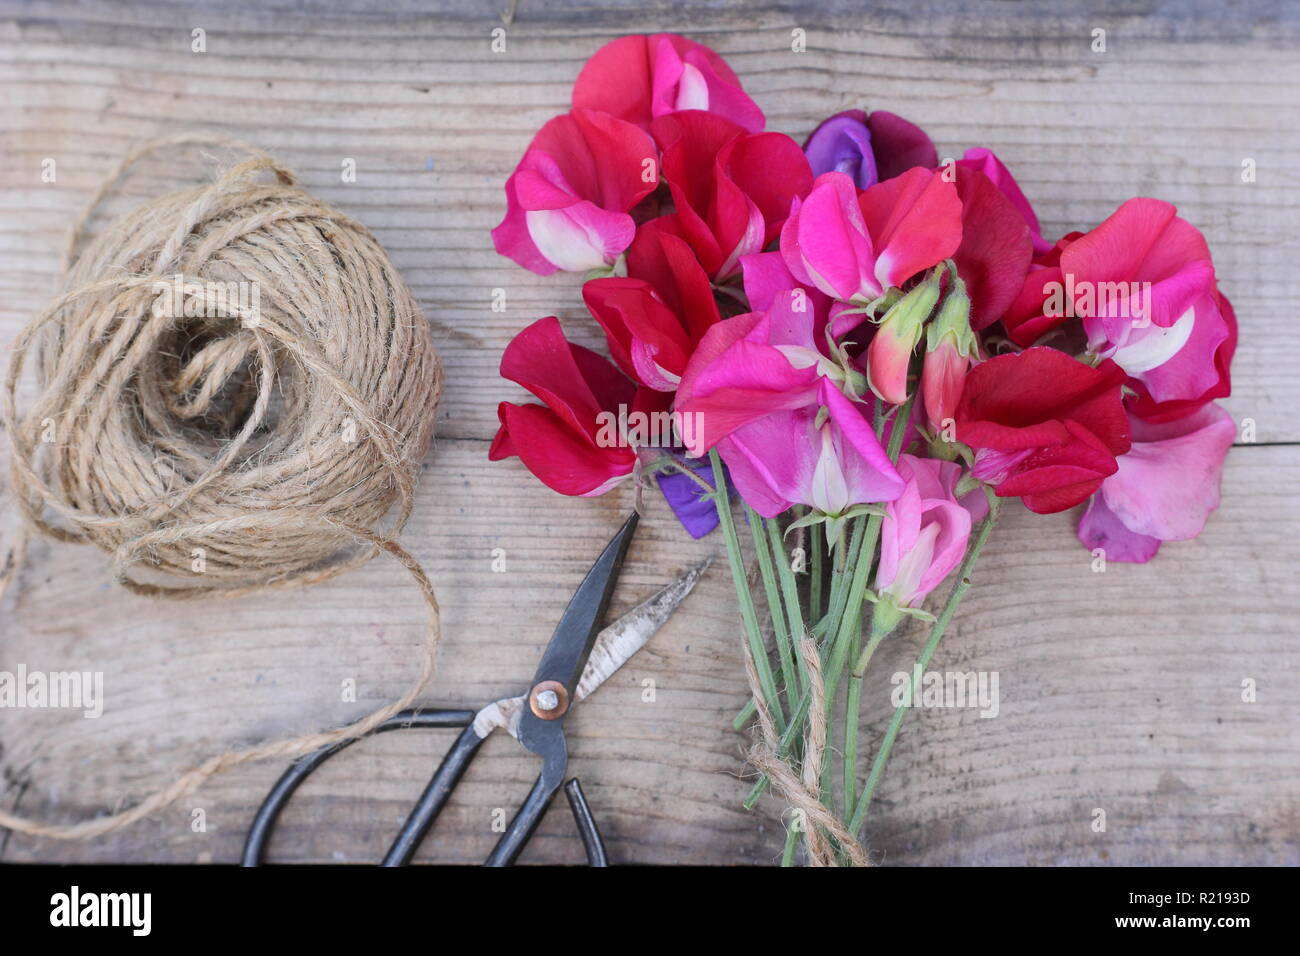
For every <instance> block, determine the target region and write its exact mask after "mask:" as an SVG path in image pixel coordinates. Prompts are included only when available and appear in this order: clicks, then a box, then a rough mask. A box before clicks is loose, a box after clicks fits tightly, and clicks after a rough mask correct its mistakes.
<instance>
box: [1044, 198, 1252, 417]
mask: <svg viewBox="0 0 1300 956" xmlns="http://www.w3.org/2000/svg"><path fill="white" fill-rule="evenodd" d="M1061 272H1062V274H1063V278H1064V280H1065V285H1066V289H1067V292H1066V295H1067V296H1070V295H1071V293H1072V296H1071V298H1070V299H1069V305H1070V306H1071V307H1072V308H1073V311H1074V314H1076V315H1078V316H1081V317H1082V319H1083V326H1084V330H1085V331H1086V332H1087V333H1088V347H1089V348H1090V349H1092V350H1093V351H1094V352H1096V353H1097V354H1099V355H1101V356H1103V357H1105V358H1110V359H1113V360H1114V361H1115V363H1116V364H1117V365H1119V366H1120V368H1122V369H1124V371H1125V372H1127V373H1128V374H1129V376H1130V377H1131V378H1134V379H1137V380H1138V381H1139V382H1141V383H1142V385H1143V386H1144V388H1145V391H1146V393H1147V395H1149V397H1150V399H1151V401H1153V402H1156V403H1161V402H1171V401H1186V400H1191V399H1196V398H1199V397H1200V396H1203V395H1204V394H1205V393H1206V392H1207V391H1209V390H1210V389H1212V388H1214V387H1215V386H1216V385H1217V384H1218V383H1219V381H1220V368H1219V365H1218V362H1217V356H1218V353H1219V352H1220V347H1221V346H1222V345H1223V344H1224V343H1225V342H1226V341H1227V340H1228V338H1229V336H1230V334H1231V330H1230V327H1229V321H1228V319H1227V318H1226V317H1225V316H1224V314H1223V311H1222V309H1221V302H1220V298H1219V295H1218V292H1217V288H1216V285H1215V276H1214V264H1213V262H1212V261H1211V259H1210V250H1209V247H1208V246H1207V245H1206V243H1205V238H1204V236H1202V235H1201V233H1200V231H1199V230H1197V229H1196V227H1195V226H1193V225H1192V224H1191V223H1189V222H1188V221H1187V220H1185V219H1181V218H1179V217H1178V215H1177V209H1176V208H1175V207H1174V206H1173V205H1172V204H1170V203H1167V202H1162V201H1160V200H1158V199H1130V200H1129V201H1128V202H1126V203H1124V204H1123V205H1122V206H1120V207H1119V209H1117V210H1116V211H1115V212H1114V213H1112V214H1111V216H1110V217H1109V218H1107V219H1106V221H1105V222H1103V223H1102V224H1101V225H1100V226H1098V227H1097V228H1096V229H1093V230H1091V231H1090V232H1088V233H1086V234H1084V235H1083V236H1082V237H1080V238H1079V239H1077V240H1075V241H1074V242H1072V243H1070V244H1069V245H1068V246H1067V247H1066V248H1065V250H1064V251H1063V252H1062V253H1061Z"/></svg>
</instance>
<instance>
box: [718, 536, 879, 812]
mask: <svg viewBox="0 0 1300 956" xmlns="http://www.w3.org/2000/svg"><path fill="white" fill-rule="evenodd" d="M853 524H854V529H853V535H852V541H851V542H850V544H849V546H848V553H849V554H851V555H853V560H854V561H855V562H856V561H857V560H858V558H859V553H860V551H861V550H862V545H863V527H864V525H865V524H866V522H865V521H864V520H863V519H862V518H855V519H853ZM877 527H879V526H877ZM843 544H844V539H843V538H842V537H841V538H840V545H841V546H843ZM873 547H874V545H873ZM839 577H840V579H841V580H840V581H838V582H833V584H832V588H831V608H830V610H829V611H827V613H826V616H825V617H823V618H822V619H821V621H819V622H818V623H817V626H816V627H815V628H814V629H813V637H814V639H819V638H821V637H822V636H823V635H825V634H826V633H828V632H829V631H830V630H831V629H832V628H833V627H834V626H835V622H836V621H837V620H839V616H840V615H842V614H843V613H844V608H845V606H846V605H847V603H848V592H849V589H848V587H846V586H844V580H846V579H847V578H848V577H849V575H848V574H845V573H841V574H840V575H839ZM836 585H839V587H838V594H837V587H836ZM825 660H826V652H825V648H824V647H823V651H822V661H823V663H825ZM832 666H833V664H832ZM839 666H840V668H841V669H843V667H844V661H843V660H841V661H840V663H839ZM827 686H828V687H830V686H832V685H830V684H828V685H827ZM831 695H832V691H830V690H828V691H827V692H826V699H827V700H830V699H831ZM811 704H812V695H811V693H810V692H809V689H808V688H806V687H805V688H804V692H803V693H802V694H801V695H799V702H798V704H796V705H795V709H794V712H793V713H792V714H791V716H790V723H789V725H788V726H787V727H786V729H785V731H784V732H783V733H782V734H781V739H780V740H779V741H778V742H777V747H776V755H777V756H778V757H785V756H787V755H788V754H789V753H790V750H791V748H792V747H793V746H794V745H795V742H796V741H797V740H799V738H800V734H801V732H802V730H803V722H804V719H805V718H806V717H807V716H808V708H809V707H810V706H811ZM742 726H743V725H742ZM767 784H768V779H767V774H763V775H762V776H761V777H759V778H758V782H757V783H755V784H754V786H753V788H752V789H751V790H750V791H749V796H747V797H746V798H745V802H744V807H745V809H746V810H752V809H754V807H755V805H757V803H758V799H759V797H761V796H762V795H763V791H764V790H766V789H767Z"/></svg>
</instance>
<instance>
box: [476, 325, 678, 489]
mask: <svg viewBox="0 0 1300 956" xmlns="http://www.w3.org/2000/svg"><path fill="white" fill-rule="evenodd" d="M501 374H502V375H503V376H504V377H505V378H508V379H510V380H511V381H512V382H517V383H519V384H520V385H522V386H523V387H524V388H526V389H528V390H529V391H530V392H532V393H533V394H534V395H536V396H537V397H538V398H540V399H541V400H542V401H543V402H545V403H546V404H545V405H514V404H511V403H510V402H502V403H501V404H500V405H499V406H498V407H497V416H498V418H499V419H500V420H501V428H500V430H499V431H498V432H497V434H496V437H495V438H494V439H493V440H492V447H491V449H490V450H489V452H488V458H489V459H490V460H492V461H499V460H500V459H502V458H509V457H511V456H512V455H518V456H519V458H520V459H521V460H522V461H523V463H524V465H525V466H526V467H527V468H528V470H529V471H531V472H532V473H533V474H534V475H536V476H537V477H538V478H540V479H541V480H542V482H543V483H545V484H546V485H547V486H549V487H551V488H553V489H555V490H556V491H558V492H560V493H561V494H565V495H586V496H590V495H599V494H603V493H604V492H606V491H608V490H609V489H610V488H612V487H613V486H614V485H616V484H618V483H619V482H620V481H622V480H623V479H624V478H626V477H627V476H628V475H629V474H631V473H632V467H633V465H634V464H635V463H636V451H635V449H633V448H632V447H629V446H628V445H627V443H625V442H621V441H609V440H608V434H609V431H610V429H609V428H608V427H602V426H603V425H604V423H606V422H608V421H610V420H611V419H610V416H613V419H615V420H616V419H617V418H618V417H620V412H625V413H627V414H631V413H632V412H635V411H638V410H640V411H647V412H650V411H660V412H662V411H666V408H667V405H666V402H665V401H664V399H663V398H662V397H657V396H658V393H656V392H650V391H648V390H646V389H640V390H638V389H637V387H636V386H635V385H633V384H632V383H631V382H629V381H628V380H627V379H626V378H624V377H623V375H622V374H621V373H620V372H619V371H618V369H616V368H615V367H614V366H613V365H611V364H610V363H609V362H608V361H607V360H606V359H604V358H602V357H601V356H599V355H597V354H596V353H595V352H593V351H591V350H590V349H585V348H583V347H582V346H580V345H572V344H570V343H569V342H567V341H565V338H564V332H563V331H562V330H561V329H560V322H559V320H558V319H556V318H555V317H554V316H549V317H547V318H545V319H539V320H538V321H536V322H534V323H533V324H532V325H530V326H528V327H527V328H525V329H524V330H523V331H522V332H520V333H519V334H518V335H516V336H515V337H514V339H513V340H512V341H511V342H510V344H509V345H507V346H506V350H505V354H503V355H502V356H501ZM602 413H607V414H606V415H604V416H602Z"/></svg>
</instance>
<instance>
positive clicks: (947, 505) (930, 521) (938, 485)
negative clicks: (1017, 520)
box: [876, 454, 988, 613]
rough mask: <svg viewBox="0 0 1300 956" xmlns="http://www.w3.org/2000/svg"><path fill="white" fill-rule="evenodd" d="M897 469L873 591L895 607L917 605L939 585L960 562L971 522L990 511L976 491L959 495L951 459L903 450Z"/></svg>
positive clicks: (957, 467) (955, 467)
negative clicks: (897, 485)
mask: <svg viewBox="0 0 1300 956" xmlns="http://www.w3.org/2000/svg"><path fill="white" fill-rule="evenodd" d="M898 473H899V475H900V476H901V477H902V479H903V481H904V486H903V490H902V493H901V494H900V495H899V496H898V497H897V498H895V499H894V500H893V501H891V502H890V503H889V505H888V506H887V507H886V508H885V518H884V521H883V522H882V523H881V526H880V564H879V565H878V567H877V568H876V593H877V595H878V596H879V597H880V598H881V600H883V601H886V602H888V604H890V605H892V607H893V608H894V609H897V608H902V607H916V606H917V605H919V604H920V603H921V602H922V601H924V600H925V598H926V595H928V594H929V593H930V592H931V591H933V590H934V589H935V588H936V587H938V586H939V584H940V583H941V582H942V581H943V579H944V578H946V577H947V576H948V574H949V573H950V572H951V571H952V570H953V568H955V567H957V565H958V564H960V563H961V559H962V556H963V555H964V554H965V553H966V541H967V539H968V538H969V537H970V530H971V525H972V524H973V522H975V521H978V520H980V519H982V518H983V517H984V514H985V513H986V512H987V511H988V500H987V499H986V498H985V497H984V493H983V492H982V491H980V490H979V489H976V490H975V491H973V492H971V493H969V494H967V495H963V496H962V498H961V499H960V500H958V499H957V497H956V490H957V482H958V481H960V480H961V476H962V468H961V466H960V465H958V464H957V463H955V462H951V461H941V460H939V459H937V458H917V457H915V456H914V455H907V454H903V455H900V456H899V457H898ZM877 613H879V607H878V610H877Z"/></svg>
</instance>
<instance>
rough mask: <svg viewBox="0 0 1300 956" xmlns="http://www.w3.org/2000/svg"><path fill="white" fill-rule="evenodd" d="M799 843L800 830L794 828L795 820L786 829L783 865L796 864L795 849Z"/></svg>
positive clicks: (782, 855) (782, 856)
mask: <svg viewBox="0 0 1300 956" xmlns="http://www.w3.org/2000/svg"><path fill="white" fill-rule="evenodd" d="M798 845H799V831H798V830H796V829H795V828H794V821H793V820H791V821H790V826H788V827H786V829H785V849H783V850H782V851H781V865H782V866H794V851H795V848H796V847H797V846H798Z"/></svg>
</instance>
